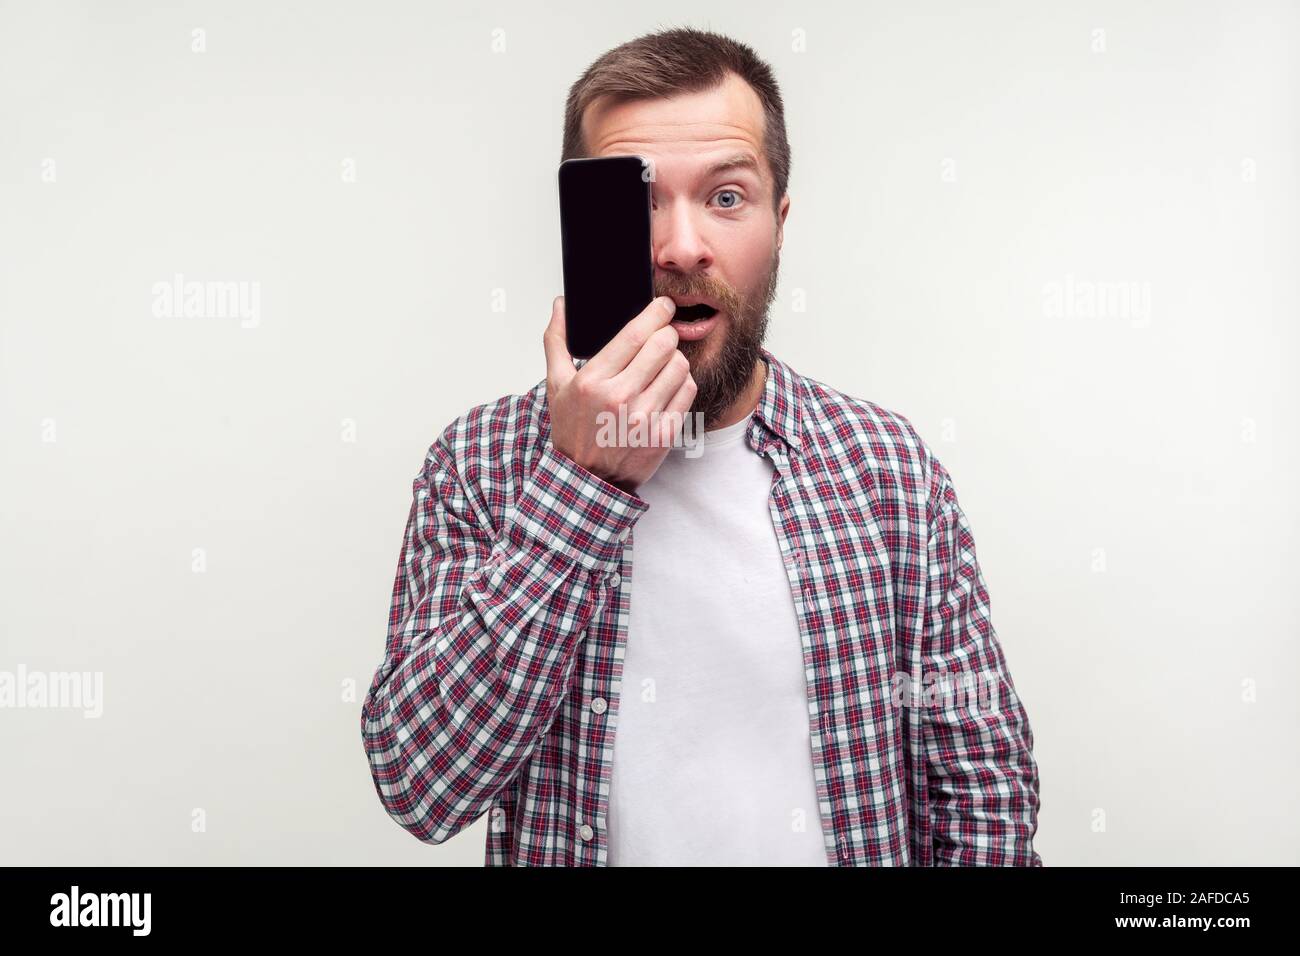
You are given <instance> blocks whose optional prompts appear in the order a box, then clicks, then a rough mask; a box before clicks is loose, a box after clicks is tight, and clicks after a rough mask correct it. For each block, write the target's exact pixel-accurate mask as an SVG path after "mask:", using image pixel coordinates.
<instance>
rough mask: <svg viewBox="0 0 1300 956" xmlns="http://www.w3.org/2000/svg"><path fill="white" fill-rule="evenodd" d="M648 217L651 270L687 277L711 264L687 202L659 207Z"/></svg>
mask: <svg viewBox="0 0 1300 956" xmlns="http://www.w3.org/2000/svg"><path fill="white" fill-rule="evenodd" d="M652 215H653V228H652V232H653V241H654V257H655V268H657V269H662V270H664V271H665V272H683V273H687V274H690V273H692V272H702V271H704V270H705V269H708V268H710V267H711V266H712V265H713V250H712V249H711V248H710V247H709V243H708V241H707V240H706V239H705V237H704V235H703V234H702V233H701V232H700V229H699V224H698V223H696V222H695V219H694V215H693V212H692V210H691V207H690V205H689V204H688V203H685V202H678V203H674V204H673V205H671V206H664V205H662V204H661V205H659V206H658V207H657V208H656V209H655V210H654V212H653V214H652Z"/></svg>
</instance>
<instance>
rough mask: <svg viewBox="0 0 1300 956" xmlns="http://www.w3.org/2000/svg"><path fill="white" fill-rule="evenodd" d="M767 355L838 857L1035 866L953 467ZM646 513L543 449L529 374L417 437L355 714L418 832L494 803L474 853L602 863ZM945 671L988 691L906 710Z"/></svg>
mask: <svg viewBox="0 0 1300 956" xmlns="http://www.w3.org/2000/svg"><path fill="white" fill-rule="evenodd" d="M762 355H763V359H764V361H766V362H767V364H768V375H767V382H766V386H765V390H764V392H763V395H762V397H761V399H760V400H759V403H758V406H757V408H756V409H755V411H754V414H753V416H752V418H751V423H750V428H749V431H748V432H747V435H746V440H747V441H748V443H749V446H750V447H751V448H752V449H753V450H754V451H755V452H756V453H757V454H760V455H764V456H768V457H769V458H770V460H771V461H772V463H773V465H774V466H775V475H774V476H773V483H772V492H771V497H770V506H771V512H772V516H773V522H774V527H775V528H776V531H777V537H778V539H779V541H780V545H781V550H782V553H783V555H784V557H785V564H786V572H787V575H788V577H789V582H790V590H791V595H792V597H793V600H794V606H795V610H796V612H797V616H798V619H799V627H800V639H801V642H802V646H803V661H804V672H805V676H806V682H807V691H808V724H809V727H808V729H809V737H810V742H811V752H812V757H813V774H814V779H815V783H816V792H817V800H818V808H819V812H820V814H821V819H822V824H823V832H824V834H825V840H826V854H827V861H828V863H829V864H830V865H832V866H861V865H913V866H928V865H1020V866H1041V865H1042V860H1041V858H1040V857H1039V855H1038V854H1037V853H1036V852H1035V851H1034V849H1033V837H1034V834H1035V832H1036V830H1037V815H1038V806H1039V797H1038V793H1039V791H1038V771H1037V766H1036V764H1035V762H1034V757H1033V752H1032V748H1033V737H1032V734H1031V731H1030V727H1029V722H1028V719H1027V717H1026V714H1025V712H1024V709H1023V707H1022V705H1021V703H1020V700H1019V698H1018V696H1017V694H1016V691H1015V689H1014V687H1013V685H1012V682H1011V677H1010V674H1009V673H1008V671H1007V668H1006V664H1005V661H1004V659H1003V654H1002V650H1001V647H1000V645H999V643H998V640H997V637H996V635H995V633H994V629H993V626H992V623H991V622H990V617H989V599H988V594H987V592H986V590H985V586H984V581H983V577H982V575H981V573H980V569H979V565H978V563H977V561H976V555H975V542H974V539H973V537H972V535H971V530H970V526H969V524H968V522H967V520H966V517H965V515H964V514H963V513H962V510H961V508H960V507H959V505H958V502H957V496H956V493H955V492H954V489H953V484H952V481H951V479H950V476H949V475H948V473H947V471H946V470H945V469H944V467H943V465H941V464H940V462H939V460H938V459H937V458H936V457H935V456H934V454H933V453H932V452H931V451H930V449H929V448H928V447H927V445H926V444H925V443H924V442H923V441H922V440H921V438H920V437H919V436H918V435H917V433H916V431H915V430H914V429H913V427H912V425H911V423H910V422H908V421H907V419H905V418H903V417H902V416H900V415H898V414H895V413H893V412H891V411H888V410H887V409H884V408H882V407H880V406H877V405H875V404H873V403H871V402H867V401H863V400H859V399H854V398H850V397H848V396H846V395H844V394H842V393H840V392H837V391H835V390H834V389H832V388H830V387H829V386H827V385H824V384H822V383H820V382H817V381H815V380H812V379H809V378H806V377H804V376H801V375H799V374H798V373H797V372H795V371H794V370H793V369H791V368H790V367H788V366H787V365H785V364H783V363H782V362H781V361H779V360H778V359H776V358H775V357H774V356H773V355H772V354H771V353H770V352H769V351H767V350H766V349H763V351H762ZM648 507H649V505H648V504H647V503H646V502H645V501H643V500H642V499H641V498H639V497H638V496H637V495H635V494H629V493H627V492H625V491H623V490H621V489H619V488H617V487H615V486H613V485H611V484H609V483H607V482H605V481H604V480H602V479H601V478H599V477H597V476H596V475H594V474H592V473H590V472H589V471H587V470H586V469H584V468H582V467H581V466H579V465H577V464H576V463H575V462H573V461H572V460H570V459H569V458H567V457H566V456H564V455H562V454H560V453H559V452H557V451H556V450H555V448H554V445H553V444H552V443H551V441H550V421H549V414H548V406H547V402H546V382H545V381H544V380H543V381H542V382H539V383H538V384H537V385H536V386H534V387H533V388H532V389H531V390H530V391H528V392H527V393H526V394H524V395H511V396H507V397H505V398H502V399H500V400H498V401H495V402H492V403H488V404H485V405H480V406H477V407H475V408H473V409H471V410H470V411H469V412H467V413H466V414H464V415H462V416H461V417H459V418H458V419H457V420H456V421H454V422H453V423H452V424H451V425H450V426H448V427H447V429H446V430H445V431H444V432H443V433H442V435H441V436H440V437H439V438H438V439H437V441H436V442H435V443H434V444H433V445H432V447H430V449H429V452H428V455H427V457H426V460H425V463H424V466H423V468H422V469H421V471H420V473H419V475H418V476H417V477H416V478H415V480H414V483H413V501H412V503H411V510H410V515H409V519H408V521H407V525H406V533H405V539H404V542H403V547H402V550H401V556H400V559H399V561H398V567H397V576H396V580H395V582H394V585H393V592H392V606H391V611H390V613H389V616H388V630H387V640H386V649H385V654H384V658H383V661H382V663H381V664H380V666H379V668H378V670H377V671H376V673H375V675H374V680H373V682H372V684H371V686H370V689H369V691H368V693H367V695H366V699H365V702H364V704H363V706H362V711H361V730H362V738H363V742H364V745H365V750H366V753H367V756H368V759H369V762H370V768H371V773H372V776H373V780H374V785H375V789H376V792H377V793H378V795H379V798H380V800H381V801H382V803H383V806H384V807H385V809H386V810H387V811H388V813H389V814H390V815H391V816H392V817H393V818H394V819H395V820H396V821H397V822H398V823H399V824H401V825H402V826H403V827H404V828H405V829H407V830H408V831H409V832H411V833H412V834H414V835H415V836H416V837H418V838H419V839H420V840H423V841H425V842H428V843H441V842H443V841H444V840H446V839H448V838H449V837H451V836H453V835H455V834H456V833H458V832H459V831H460V830H462V829H463V828H465V827H466V826H468V825H469V824H471V823H473V822H474V821H475V820H477V819H479V818H480V817H481V816H483V815H484V814H487V815H488V828H487V847H486V861H485V862H486V865H488V866H506V865H512V866H556V865H558V866H604V865H607V828H606V813H607V811H608V797H609V783H610V772H611V763H612V754H613V735H614V733H615V728H616V726H617V718H618V701H619V688H620V678H621V674H622V666H623V651H624V647H625V645H626V640H627V628H628V611H629V596H630V589H631V588H632V587H634V586H635V573H634V569H633V567H632V560H631V558H632V547H631V546H632V544H633V542H634V540H635V526H636V522H637V518H638V517H639V516H640V515H641V514H642V513H643V512H644V511H645V510H646V509H647V508H648ZM936 673H939V674H943V673H948V674H958V673H965V674H967V675H969V674H979V675H983V677H982V679H984V680H986V681H987V682H988V686H991V687H992V690H993V691H994V692H995V693H994V695H993V698H992V699H993V701H994V703H995V706H994V707H992V708H989V707H986V706H980V705H979V704H978V703H975V702H973V701H972V700H971V698H970V696H969V695H968V696H967V697H966V698H964V699H963V698H962V697H961V696H960V695H958V694H955V693H948V694H927V695H926V696H925V698H924V699H925V701H929V703H928V704H923V705H919V706H918V702H920V701H921V700H922V695H921V694H920V693H919V691H920V690H921V689H922V688H924V689H926V690H929V689H930V688H939V687H943V686H945V685H943V684H942V683H941V682H940V683H935V684H931V683H930V676H931V675H934V674H936ZM900 676H902V677H904V678H905V679H904V680H903V682H902V683H901V684H900V683H899V677H900ZM909 680H910V681H911V683H910V684H909V683H908V681H909ZM946 686H948V687H949V689H950V690H951V688H952V686H953V684H952V683H950V684H949V685H946ZM969 686H970V685H969V684H967V687H969ZM900 687H902V688H904V689H905V691H906V689H907V688H910V689H911V691H913V692H917V693H914V694H912V695H910V696H909V695H908V694H907V693H904V694H902V695H900V694H899V693H898V690H899V688H900ZM900 701H901V703H900Z"/></svg>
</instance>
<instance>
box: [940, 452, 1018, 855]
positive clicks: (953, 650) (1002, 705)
mask: <svg viewBox="0 0 1300 956" xmlns="http://www.w3.org/2000/svg"><path fill="white" fill-rule="evenodd" d="M930 461H931V466H932V467H931V469H930V483H929V505H928V508H927V517H928V520H929V544H928V552H927V560H928V574H929V581H928V588H927V594H928V601H927V607H926V619H925V632H924V640H925V644H924V649H923V655H922V656H923V664H922V666H923V669H924V670H925V672H926V673H928V674H939V675H945V674H946V675H948V676H947V678H946V681H940V682H938V683H937V684H936V686H942V687H945V688H946V689H947V691H948V692H947V693H940V694H936V695H935V700H934V702H933V703H932V704H930V705H927V706H923V707H922V708H921V712H922V714H923V718H922V722H923V726H924V728H925V733H924V740H925V753H926V770H927V776H928V802H929V812H930V830H931V834H932V837H933V844H934V846H933V850H934V852H933V862H934V863H935V865H937V866H1042V865H1043V863H1042V858H1041V857H1040V856H1039V855H1038V853H1037V852H1036V851H1035V850H1034V848H1033V840H1034V835H1035V833H1036V831H1037V827H1038V808H1039V786H1038V767H1037V764H1036V762H1035V760H1034V755H1033V746H1034V738H1033V733H1032V731H1031V730H1030V726H1029V719H1028V717H1027V715H1026V713H1025V709H1024V707H1023V705H1022V704H1021V701H1020V698H1019V696H1018V695H1017V693H1016V690H1015V686H1014V685H1013V683H1012V681H1011V675H1010V672H1009V671H1008V669H1007V665H1006V661H1005V659H1004V657H1003V653H1002V648H1001V645H1000V643H999V641H998V638H997V634H996V632H995V631H994V628H993V624H992V621H991V618H990V611H989V595H988V591H987V589H986V588H985V584H984V577H983V574H982V573H981V571H980V567H979V562H978V560H977V557H976V552H975V539H974V536H973V535H972V533H971V528H970V523H969V522H968V520H967V518H966V515H965V514H964V513H963V512H962V509H961V507H960V505H959V504H958V501H957V495H956V491H955V490H954V488H953V484H952V479H951V476H950V475H949V474H948V472H947V470H946V469H945V468H944V466H943V465H942V464H941V463H940V462H939V461H938V459H937V458H930Z"/></svg>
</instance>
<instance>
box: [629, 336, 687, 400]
mask: <svg viewBox="0 0 1300 956" xmlns="http://www.w3.org/2000/svg"><path fill="white" fill-rule="evenodd" d="M662 364H663V367H662V368H661V369H660V370H659V372H658V373H657V374H656V375H655V377H654V379H653V381H651V382H650V383H649V384H648V385H646V386H645V387H644V391H643V392H642V393H641V397H640V398H638V399H637V400H636V408H637V410H638V411H641V410H644V411H658V410H662V409H664V408H666V407H667V405H668V403H669V402H670V401H672V400H673V396H675V395H676V394H677V391H678V390H679V389H680V388H681V387H682V383H683V382H684V381H686V377H687V376H688V375H690V373H691V363H690V362H688V361H687V360H686V356H685V355H683V354H682V352H681V350H680V349H676V348H674V349H673V350H672V351H670V352H669V353H668V355H667V356H666V358H665V359H664V361H663V363H662Z"/></svg>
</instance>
